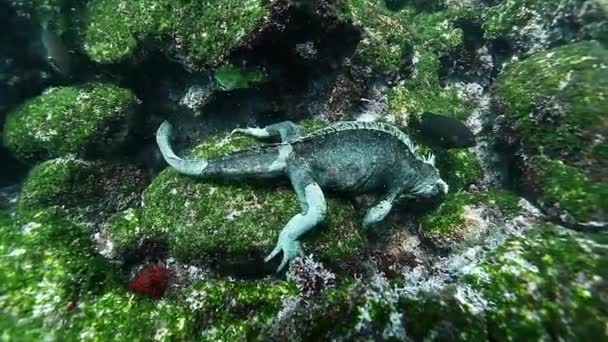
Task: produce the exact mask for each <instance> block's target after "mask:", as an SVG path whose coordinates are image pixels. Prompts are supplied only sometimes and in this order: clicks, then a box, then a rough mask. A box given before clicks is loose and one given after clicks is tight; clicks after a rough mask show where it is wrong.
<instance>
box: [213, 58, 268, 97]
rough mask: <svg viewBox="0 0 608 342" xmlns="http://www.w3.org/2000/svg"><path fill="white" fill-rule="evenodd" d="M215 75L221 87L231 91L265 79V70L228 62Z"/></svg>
mask: <svg viewBox="0 0 608 342" xmlns="http://www.w3.org/2000/svg"><path fill="white" fill-rule="evenodd" d="M213 77H214V78H215V81H216V82H217V83H218V85H219V87H220V89H222V90H224V91H230V90H234V89H241V88H249V87H250V86H251V85H253V84H256V83H260V82H262V81H264V79H265V73H264V70H260V69H254V68H239V67H238V66H236V65H232V64H227V65H224V66H222V67H220V68H218V69H217V70H215V71H214V73H213Z"/></svg>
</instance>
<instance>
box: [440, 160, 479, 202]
mask: <svg viewBox="0 0 608 342" xmlns="http://www.w3.org/2000/svg"><path fill="white" fill-rule="evenodd" d="M436 157H437V169H438V170H439V174H440V175H441V179H443V180H444V181H445V182H446V183H447V184H448V185H449V187H450V191H451V192H457V191H460V190H462V189H463V188H464V187H466V186H468V185H470V184H473V183H475V182H478V181H480V180H481V179H482V177H483V168H482V167H481V163H480V162H479V159H477V157H476V156H475V155H474V154H473V153H472V152H470V151H467V150H463V149H451V150H447V151H442V152H440V153H438V154H436Z"/></svg>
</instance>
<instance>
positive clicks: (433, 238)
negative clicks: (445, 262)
mask: <svg viewBox="0 0 608 342" xmlns="http://www.w3.org/2000/svg"><path fill="white" fill-rule="evenodd" d="M476 207H484V208H497V209H498V210H500V212H501V214H502V218H503V219H508V218H509V217H513V216H514V215H516V214H517V212H518V211H519V209H520V207H519V197H517V196H516V195H514V194H512V193H510V192H508V191H504V190H492V191H487V192H476V193H469V192H456V193H450V194H449V195H448V197H447V198H446V200H445V201H444V202H443V203H442V204H441V205H440V206H439V207H438V208H437V209H435V210H434V211H432V212H430V213H428V214H426V215H425V216H424V217H423V218H422V220H421V227H422V228H421V233H422V235H423V236H424V237H425V238H426V239H428V240H429V241H430V242H431V243H432V244H433V245H435V246H436V247H439V248H444V249H451V248H452V247H456V246H457V245H458V244H460V243H462V242H467V240H468V237H469V236H472V237H473V238H474V237H475V236H478V235H480V234H483V233H484V232H482V231H480V230H487V229H489V228H490V227H488V224H487V223H483V222H481V220H482V217H479V215H478V214H475V212H474V211H472V209H473V208H476Z"/></svg>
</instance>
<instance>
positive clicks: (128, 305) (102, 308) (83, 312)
mask: <svg viewBox="0 0 608 342" xmlns="http://www.w3.org/2000/svg"><path fill="white" fill-rule="evenodd" d="M193 322H194V320H193V317H192V314H191V312H190V311H189V310H188V309H187V308H186V307H184V306H183V305H181V304H179V303H176V302H175V301H170V300H165V299H163V300H158V301H151V300H145V299H141V298H137V297H136V296H135V295H133V294H131V293H127V292H126V291H124V290H121V289H113V290H110V291H108V292H106V293H104V294H102V295H99V296H96V297H91V298H89V299H88V300H86V301H83V302H82V303H80V304H79V305H78V308H77V309H75V312H74V313H73V315H71V316H70V317H69V321H68V324H66V326H65V327H58V329H57V330H58V333H57V335H58V336H59V337H60V338H61V339H63V340H66V341H73V340H79V341H108V340H112V341H151V340H154V341H176V340H190V339H192V338H193V336H195V326H194V323H193Z"/></svg>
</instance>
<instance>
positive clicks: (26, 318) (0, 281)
mask: <svg viewBox="0 0 608 342" xmlns="http://www.w3.org/2000/svg"><path fill="white" fill-rule="evenodd" d="M66 216H67V215H66V213H65V212H64V211H63V210H61V209H59V208H53V209H45V210H42V211H32V212H29V213H27V214H22V215H19V216H18V217H15V218H13V219H9V220H7V218H6V216H5V214H3V213H0V253H1V255H3V257H1V258H0V267H1V268H2V272H0V293H2V296H0V307H1V308H2V310H1V312H0V330H2V332H3V334H4V336H20V338H24V339H31V340H37V339H40V338H48V337H50V336H55V330H56V329H57V328H58V327H60V326H62V324H61V323H60V322H63V320H64V319H65V315H66V314H70V313H71V312H70V310H71V309H70V308H72V307H73V306H74V305H78V303H80V302H81V301H82V300H84V299H85V298H86V297H88V296H90V295H95V294H98V293H101V292H103V291H104V290H105V288H106V286H108V285H109V284H113V283H114V281H115V280H114V274H116V272H117V271H116V270H115V269H114V267H113V266H112V265H111V264H110V263H109V262H108V261H107V260H105V259H103V258H101V257H100V256H99V255H98V254H97V253H95V251H94V249H93V245H92V241H91V240H90V235H89V229H88V228H87V227H85V226H83V225H79V224H74V223H73V222H71V221H70V220H66V219H65V217H66ZM74 303H76V304H74Z"/></svg>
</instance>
